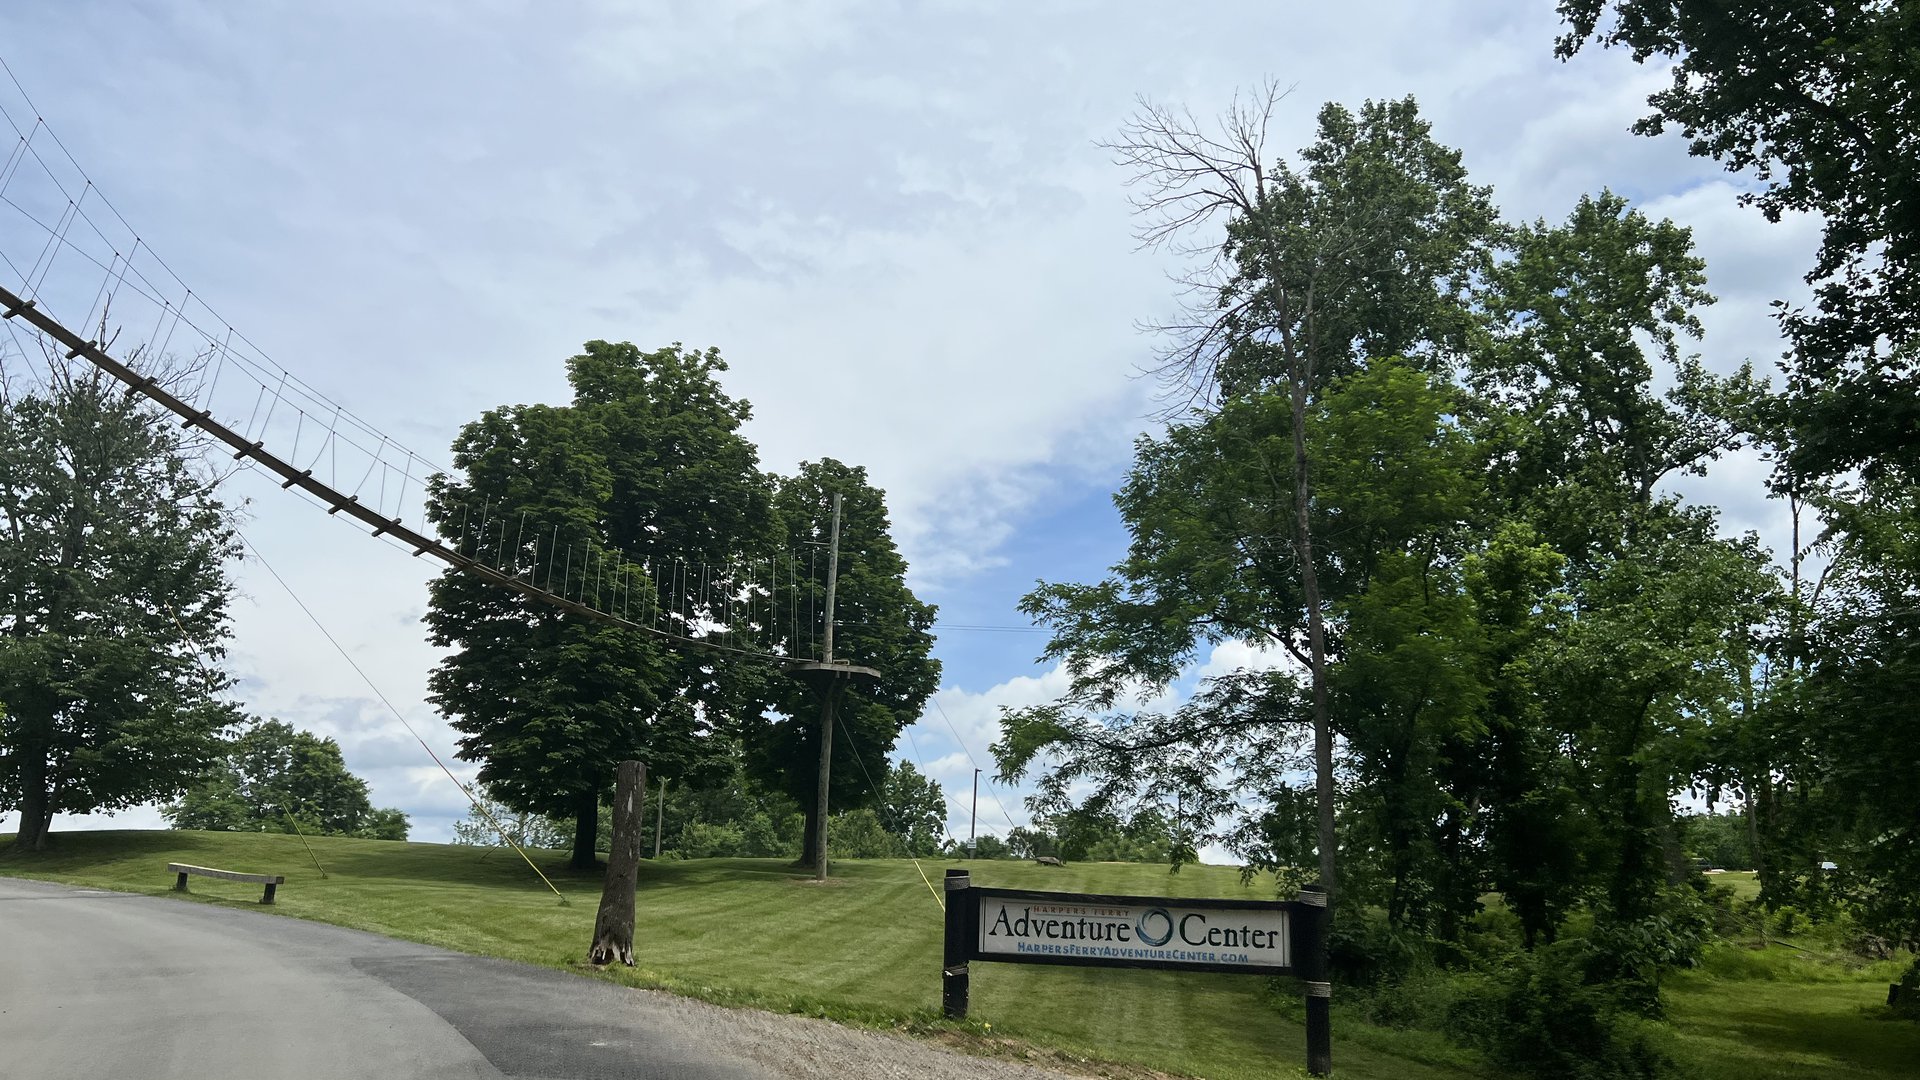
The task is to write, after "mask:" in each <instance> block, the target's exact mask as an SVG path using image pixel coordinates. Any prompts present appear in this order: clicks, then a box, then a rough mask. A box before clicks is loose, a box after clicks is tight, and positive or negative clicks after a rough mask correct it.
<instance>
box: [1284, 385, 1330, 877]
mask: <svg viewBox="0 0 1920 1080" xmlns="http://www.w3.org/2000/svg"><path fill="white" fill-rule="evenodd" d="M1288 352H1289V353H1292V352H1293V350H1292V348H1291V347H1289V348H1288ZM1302 366H1303V361H1302V359H1301V358H1300V357H1299V355H1298V354H1297V353H1294V354H1293V356H1292V357H1291V359H1290V365H1289V368H1290V370H1289V379H1288V381H1289V383H1290V385H1289V387H1288V391H1289V394H1290V396H1291V397H1292V405H1293V510H1294V529H1295V532H1294V552H1295V554H1296V555H1297V556H1298V558H1299V562H1300V598H1301V601H1302V602H1303V603H1304V604H1305V605H1306V608H1307V649H1308V658H1309V659H1310V660H1311V661H1312V668H1313V671H1312V677H1313V786H1314V794H1315V797H1316V798H1317V799H1318V801H1319V804H1320V806H1319V810H1320V843H1319V847H1320V884H1321V885H1322V886H1324V887H1325V888H1326V890H1327V904H1328V911H1329V912H1331V911H1332V910H1333V904H1334V902H1335V897H1336V896H1337V895H1338V893H1339V889H1338V888H1337V881H1336V880H1335V873H1336V871H1335V867H1334V846H1335V844H1336V843H1337V836H1336V833H1335V831H1334V816H1333V722H1332V718H1331V717H1330V716H1329V715H1328V709H1327V632H1326V625H1325V623H1324V621H1323V620H1322V619H1321V616H1320V574H1319V572H1318V571H1317V570H1315V569H1314V565H1313V523H1312V519H1311V518H1309V517H1308V510H1309V507H1310V506H1311V504H1312V501H1313V500H1312V488H1311V486H1310V482H1311V476H1310V474H1309V471H1308V468H1307V464H1308V463H1307V382H1308V380H1309V379H1311V378H1312V377H1313V373H1312V370H1311V368H1309V369H1308V370H1305V371H1302V370H1300V369H1301V367H1302Z"/></svg>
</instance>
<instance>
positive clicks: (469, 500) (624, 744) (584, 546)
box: [427, 341, 769, 867]
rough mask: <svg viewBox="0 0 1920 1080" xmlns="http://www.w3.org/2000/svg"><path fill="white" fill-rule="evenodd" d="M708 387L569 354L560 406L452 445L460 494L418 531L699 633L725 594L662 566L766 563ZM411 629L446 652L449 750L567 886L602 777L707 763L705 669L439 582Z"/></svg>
mask: <svg viewBox="0 0 1920 1080" xmlns="http://www.w3.org/2000/svg"><path fill="white" fill-rule="evenodd" d="M725 370H726V365H725V363H724V362H723V361H722V360H721V359H720V356H719V354H718V353H716V352H712V351H708V352H705V353H700V352H693V351H690V350H686V349H683V348H681V347H679V346H677V345H676V346H671V347H669V348H665V349H660V350H656V351H654V352H642V351H640V350H639V349H637V348H635V347H634V346H632V345H630V344H624V343H623V344H618V345H614V344H609V343H607V342H602V341H595V342H589V343H587V345H586V349H585V351H584V352H583V353H581V354H580V355H578V356H575V357H574V358H573V359H571V360H570V361H568V379H569V382H570V383H571V385H572V387H573V390H574V402H573V404H572V405H569V406H562V407H551V406H542V405H531V406H512V407H508V408H502V409H495V410H492V411H489V412H487V413H486V414H484V415H483V416H482V417H481V418H480V419H479V420H477V421H475V422H474V423H471V424H469V425H467V426H466V427H465V428H464V429H462V431H461V434H460V436H459V438H458V440H457V441H456V442H455V444H454V464H455V467H456V468H457V469H459V470H460V472H461V474H462V475H461V477H460V478H458V479H455V478H452V477H445V476H441V477H435V478H434V479H433V481H432V482H431V484H430V489H429V504H428V513H429V516H430V518H431V520H432V521H433V522H434V523H435V525H436V526H437V527H438V528H439V529H440V531H441V535H442V536H445V537H447V538H448V539H449V540H450V541H452V542H455V543H459V544H461V545H463V547H464V548H465V549H468V550H470V551H480V552H483V553H484V552H486V551H487V549H488V548H491V549H492V552H491V558H490V559H489V560H488V561H490V562H492V563H494V564H496V565H498V566H500V567H501V568H503V569H504V570H505V571H506V572H508V573H511V574H516V575H525V576H528V577H529V578H530V580H532V581H534V582H536V583H538V584H540V585H541V586H542V587H545V588H549V589H550V591H554V592H559V593H564V594H566V595H568V596H570V597H572V598H574V599H579V600H586V601H590V602H597V603H600V604H602V605H603V606H604V605H605V604H607V603H609V602H610V601H609V600H608V598H609V597H622V598H625V599H623V600H621V603H622V604H623V606H626V605H631V604H633V603H634V602H635V601H634V600H633V598H635V597H640V598H643V599H642V600H640V601H639V603H640V606H641V607H642V609H643V610H646V609H650V610H651V615H649V616H646V619H647V621H648V622H650V623H654V624H658V625H660V626H661V628H662V629H664V630H669V631H671V632H674V633H678V634H681V635H683V636H687V637H698V636H701V635H703V634H706V633H708V630H707V627H709V626H710V625H711V617H712V616H713V614H714V611H713V604H714V603H715V598H716V597H718V596H721V595H724V594H725V593H726V592H727V590H728V589H729V588H731V585H730V584H729V583H727V582H719V581H712V580H707V581H696V580H694V576H693V575H689V574H686V573H681V572H668V571H667V570H666V567H667V564H668V563H669V561H670V560H678V562H677V563H676V564H675V565H676V566H684V565H686V564H688V563H695V564H698V563H708V564H711V565H713V566H724V565H729V564H731V563H734V562H735V561H736V560H737V558H738V557H739V556H740V555H741V554H742V553H743V552H744V551H751V550H758V547H757V545H761V544H764V543H765V539H766V536H767V533H766V529H767V522H768V517H767V515H768V513H769V500H768V492H767V485H766V482H765V480H764V478H763V477H762V476H761V474H760V473H759V471H758V469H757V468H756V466H755V460H756V459H755V451H754V449H753V446H752V444H751V443H749V442H747V440H746V439H745V438H744V437H742V436H741V435H740V433H739V427H740V425H741V423H743V422H744V421H745V420H746V418H747V416H748V415H749V410H748V407H747V405H746V403H745V402H738V401H734V400H733V399H731V398H729V397H727V395H726V394H725V393H724V391H722V390H721V388H720V386H719V384H718V381H717V378H718V375H719V374H720V373H721V372H723V371H725ZM509 536H511V537H512V539H511V540H509V539H508V537H509ZM612 553H617V554H612ZM609 563H611V566H609ZM648 568H651V569H652V570H653V572H652V573H651V574H649V572H648ZM556 571H558V572H557V573H556ZM629 610H630V609H629ZM427 623H428V627H429V630H430V638H431V640H432V641H433V643H434V644H436V645H438V646H440V647H443V648H447V649H449V650H451V652H450V654H449V656H448V657H447V658H446V659H445V660H444V661H442V662H441V664H440V665H439V666H438V667H437V668H435V670H434V672H433V674H432V675H431V677H430V679H429V683H428V685H429V689H430V691H431V695H432V700H433V701H434V703H435V704H436V705H437V706H438V707H439V708H440V709H441V711H442V712H443V713H445V714H446V715H447V716H448V717H449V718H450V720H451V723H452V724H453V726H454V728H455V729H456V730H458V731H460V732H461V733H462V739H461V742H460V751H459V752H460V756H461V757H462V758H463V759H465V760H469V761H478V762H480V763H481V768H480V774H479V779H480V781H481V783H483V784H485V785H487V787H488V790H489V791H490V792H492V793H493V795H494V796H495V797H497V798H498V799H500V800H501V801H502V802H503V803H505V804H506V805H507V806H509V807H511V808H513V809H514V810H516V811H526V812H529V813H537V814H546V815H552V816H559V817H567V818H571V819H572V820H573V822H574V842H573V862H574V864H575V865H577V866H582V867H586V866H591V865H593V863H594V850H595V847H596V840H597V838H598V833H599V821H600V805H601V803H602V801H603V799H604V797H605V796H606V795H607V793H608V792H609V791H610V790H611V788H612V783H613V772H614V768H615V766H616V765H617V764H618V762H620V761H621V760H623V759H626V758H630V757H638V758H642V759H644V760H646V761H647V762H648V767H649V772H650V774H651V775H654V776H661V777H681V778H684V777H687V776H689V775H691V774H692V773H694V772H696V771H698V770H699V769H701V768H704V767H706V764H705V763H706V762H708V761H709V760H711V759H712V757H713V753H714V746H715V745H716V743H715V742H714V741H713V740H711V739H709V738H708V737H707V736H708V735H709V733H710V732H711V730H712V728H713V726H714V725H713V723H712V720H711V716H712V714H713V711H715V709H716V708H718V707H721V706H724V705H725V703H726V702H727V701H728V700H730V699H729V697H728V689H727V683H726V679H727V677H728V674H729V671H730V668H729V667H727V666H725V665H721V664H718V663H716V662H715V661H714V659H713V658H712V657H711V656H710V655H706V654H703V653H702V652H700V651H699V650H697V649H690V648H687V647H684V646H674V647H669V646H668V645H667V644H666V643H664V641H663V639H662V638H661V637H660V636H659V635H656V634H648V633H645V632H642V631H638V630H631V629H627V628H624V627H618V626H610V625H606V624H601V623H595V622H590V621H588V620H586V619H583V618H581V617H578V616H575V615H571V614H567V613H565V612H562V611H560V610H558V609H556V608H554V607H552V606H550V605H548V604H546V603H544V602H542V601H538V600H534V599H531V598H528V597H524V596H521V595H519V594H517V593H514V592H512V591H509V590H506V589H502V588H500V587H498V586H497V585H494V584H491V583H489V582H486V581H483V580H481V579H478V578H475V577H473V576H471V575H467V574H463V573H457V572H452V571H449V572H447V573H446V574H443V575H442V576H441V577H440V578H439V579H437V580H436V581H435V582H434V583H433V585H432V589H431V602H430V605H429V609H428V614H427Z"/></svg>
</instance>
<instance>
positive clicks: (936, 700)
mask: <svg viewBox="0 0 1920 1080" xmlns="http://www.w3.org/2000/svg"><path fill="white" fill-rule="evenodd" d="M927 700H928V701H931V702H933V708H934V711H936V712H938V713H939V714H940V719H942V720H945V721H946V723H947V730H948V731H950V732H952V733H953V741H954V742H955V743H958V744H959V746H960V752H961V753H963V754H965V755H967V760H968V761H969V762H971V763H972V764H973V767H974V768H976V769H980V761H979V759H977V758H975V757H974V756H973V751H972V750H971V749H969V748H968V747H967V741H966V740H965V739H962V738H961V737H960V729H959V728H956V727H954V726H953V720H952V718H951V717H949V716H948V715H947V709H946V706H944V705H942V704H940V695H938V694H935V695H934V696H932V697H930V698H928V699H927ZM980 771H981V772H982V773H986V770H985V769H980ZM987 775H988V780H987V787H988V788H989V789H991V788H993V787H995V786H997V785H996V784H995V783H994V781H993V779H992V776H991V774H987ZM987 794H988V795H990V796H992V798H993V805H995V806H997V807H999V808H1000V816H1001V817H1003V818H1006V819H1007V828H1009V829H1017V828H1019V827H1020V826H1018V825H1015V824H1014V823H1013V815H1012V814H1009V813H1007V804H1006V803H1003V802H1001V801H1000V796H998V795H994V794H993V792H992V791H991V790H989V791H988V792H987Z"/></svg>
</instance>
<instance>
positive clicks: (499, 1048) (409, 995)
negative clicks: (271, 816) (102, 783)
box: [0, 878, 770, 1080]
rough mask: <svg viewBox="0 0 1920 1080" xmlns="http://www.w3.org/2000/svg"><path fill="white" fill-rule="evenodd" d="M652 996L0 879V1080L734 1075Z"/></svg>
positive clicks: (710, 1078) (734, 1066) (255, 917)
mask: <svg viewBox="0 0 1920 1080" xmlns="http://www.w3.org/2000/svg"><path fill="white" fill-rule="evenodd" d="M650 1001H651V996H650V995H645V994H636V993H633V992H631V991H627V990H623V989H621V988H619V987H616V986H612V985H609V984H606V983H600V982H595V981H592V980H588V979H581V978H577V977H575V976H571V975H568V974H565V973H564V972H558V971H549V970H546V969H542V968H533V967H527V966H524V965H521V964H511V963H507V962H505V961H498V960H485V959H480V958H478V957H471V956H463V955H460V954H458V953H450V952H446V951H444V950H440V949H433V948H429V947H427V946H424V945H413V944H409V943H407V942H401V941H394V940H391V939H389V938H382V937H376V936H374V935H372V934H363V933H359V932H357V931H353V930H343V929H340V928H338V927H333V926H324V925H321V924H319V923H310V922H305V921H303V920H299V919H291V918H283V917H279V916H275V915H268V914H264V913H260V912H252V911H242V910H234V909H231V908H222V907H215V906H212V905H206V904H191V903H182V902H180V901H176V900H169V899H165V898H159V897H147V896H128V895H124V894H120V893H107V892H98V891H93V890H87V889H73V888H67V887H64V886H59V885H49V884H44V883H41V882H34V881H20V880H15V879H11V878H0V1078H5V1080H16V1078H17V1080H29V1078H31V1080H65V1078H68V1077H72V1078H75V1080H99V1078H101V1077H120V1076H127V1077H133V1076H138V1077H151V1078H154V1080H168V1078H172V1077H180V1078H183V1080H186V1078H191V1080H205V1078H206V1077H236V1078H238V1077H246V1078H251V1080H278V1078H283V1077H284V1078H287V1080H293V1078H300V1080H308V1078H327V1077H341V1078H343V1080H346V1078H350V1080H373V1078H382V1080H384V1078H394V1080H400V1078H414V1077H420V1078H435V1080H440V1078H446V1080H452V1078H460V1080H466V1078H470V1077H471V1078H478V1077H503V1076H505V1077H525V1078H543V1080H601V1078H603V1077H641V1078H648V1077H660V1078H663V1080H664V1078H688V1080H743V1078H747V1077H755V1078H759V1077H765V1076H768V1075H770V1074H769V1073H768V1072H767V1071H766V1070H765V1069H764V1068H762V1067H760V1066H757V1065H755V1064H753V1063H752V1062H750V1061H748V1060H747V1059H745V1058H743V1057H738V1056H732V1055H730V1054H729V1053H727V1052H726V1051H724V1050H722V1049H720V1048H718V1047H716V1046H714V1045H713V1044H712V1043H711V1042H709V1041H708V1040H707V1039H706V1038H704V1037H703V1035H702V1034H701V1032H700V1031H699V1030H698V1029H697V1028H691V1027H688V1026H687V1025H686V1024H685V1023H684V1022H683V1021H682V1020H681V1019H680V1018H679V1017H678V1016H677V1015H676V1014H675V1012H674V1010H672V1009H669V1008H665V1007H662V1006H658V1005H654V1004H650Z"/></svg>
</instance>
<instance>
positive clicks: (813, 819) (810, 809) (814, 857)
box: [794, 799, 820, 869]
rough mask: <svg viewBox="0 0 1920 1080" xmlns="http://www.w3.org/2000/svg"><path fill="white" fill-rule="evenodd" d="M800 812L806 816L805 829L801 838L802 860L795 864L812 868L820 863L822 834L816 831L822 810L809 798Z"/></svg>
mask: <svg viewBox="0 0 1920 1080" xmlns="http://www.w3.org/2000/svg"><path fill="white" fill-rule="evenodd" d="M800 812H801V813H802V814H804V815H805V817H806V821H805V830H804V832H803V834H802V836H801V840H800V861H799V862H798V863H795V864H794V865H796V866H804V867H806V868H808V869H812V868H813V867H815V866H817V865H819V863H820V834H819V833H818V832H816V831H815V827H816V826H817V824H818V822H819V818H818V816H817V815H818V814H819V812H820V810H819V806H818V805H817V804H816V803H814V802H813V801H812V800H811V799H809V800H808V801H807V804H806V805H805V806H803V807H801V808H800Z"/></svg>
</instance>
